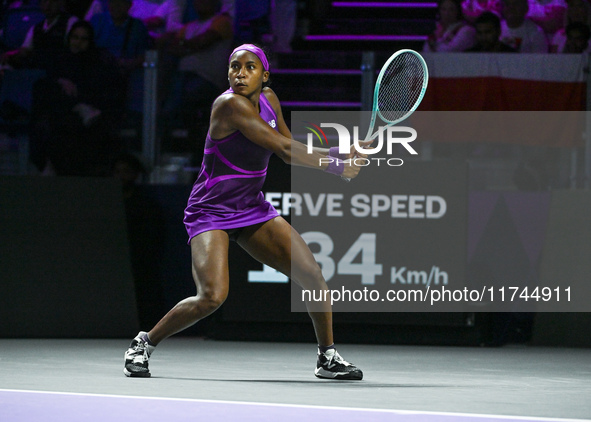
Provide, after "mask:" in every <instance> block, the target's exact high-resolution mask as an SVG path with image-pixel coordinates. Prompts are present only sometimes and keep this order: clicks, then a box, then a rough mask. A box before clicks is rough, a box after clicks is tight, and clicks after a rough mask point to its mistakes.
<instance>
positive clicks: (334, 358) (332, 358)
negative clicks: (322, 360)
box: [324, 350, 353, 366]
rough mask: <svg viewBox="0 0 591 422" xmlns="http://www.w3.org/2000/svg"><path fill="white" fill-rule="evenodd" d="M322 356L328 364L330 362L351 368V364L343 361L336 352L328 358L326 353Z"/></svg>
mask: <svg viewBox="0 0 591 422" xmlns="http://www.w3.org/2000/svg"><path fill="white" fill-rule="evenodd" d="M324 356H325V357H326V358H327V359H328V363H329V364H330V363H332V362H336V363H340V364H342V365H345V366H353V364H352V363H351V362H347V361H346V360H345V359H343V358H342V356H341V355H339V352H337V351H336V350H335V351H334V353H332V354H331V355H330V356H328V355H327V354H326V353H324Z"/></svg>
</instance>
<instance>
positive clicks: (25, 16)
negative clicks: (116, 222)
mask: <svg viewBox="0 0 591 422" xmlns="http://www.w3.org/2000/svg"><path fill="white" fill-rule="evenodd" d="M312 3H313V4H315V3H314V2H312ZM325 3H326V2H320V3H318V4H325ZM297 5H298V1H297V0H3V1H2V2H1V4H0V8H1V11H2V15H1V16H2V18H1V20H0V24H1V26H0V64H1V66H2V67H1V69H2V74H3V76H2V77H1V78H0V84H2V85H5V84H9V83H10V81H9V76H10V75H9V73H10V71H11V70H13V69H16V70H22V69H35V70H36V71H37V72H35V73H33V74H32V76H31V79H30V80H29V81H27V80H26V78H25V80H24V81H23V78H22V77H21V78H20V79H19V84H22V89H21V90H20V93H19V95H21V96H30V101H29V103H30V107H29V109H28V110H26V111H25V110H23V111H22V114H23V115H24V114H25V112H26V113H27V114H28V115H27V116H26V117H27V121H28V136H29V145H30V148H29V149H30V161H31V163H33V164H34V167H35V169H36V170H37V171H38V172H39V173H41V174H47V175H81V176H101V175H108V174H109V172H110V171H111V170H110V169H111V164H112V160H113V157H116V156H117V155H118V154H120V153H121V152H124V151H125V150H140V149H141V148H140V145H139V144H136V145H130V144H129V143H130V142H136V143H139V142H140V141H139V137H136V138H134V140H132V141H130V140H129V139H126V140H123V138H122V137H121V133H122V130H121V129H122V128H123V127H135V128H136V129H137V130H136V132H139V131H141V116H142V112H143V94H144V90H143V84H144V63H145V55H146V52H147V51H148V50H157V51H158V70H159V72H158V81H157V83H158V87H157V92H158V102H159V104H158V119H159V121H158V124H157V127H158V130H159V131H160V133H159V134H158V138H159V139H160V140H161V142H166V141H165V140H164V138H165V137H164V136H163V134H164V133H166V134H170V133H174V132H175V130H176V129H177V128H178V129H179V130H181V131H182V130H185V131H189V136H188V138H190V139H192V140H193V141H192V144H194V145H193V150H192V153H193V154H194V155H195V156H196V157H195V160H196V161H199V160H198V158H199V157H198V156H199V151H200V148H201V145H200V144H198V142H194V140H195V139H199V138H200V136H201V135H203V133H202V132H203V131H204V128H205V130H206V127H207V118H208V111H209V107H210V105H211V103H212V101H213V99H214V98H215V97H216V96H217V95H219V94H220V93H221V92H223V91H224V90H225V89H226V87H227V80H226V66H227V63H226V60H227V57H228V54H229V52H230V51H231V48H232V46H233V45H234V44H238V43H241V42H251V41H259V42H260V41H261V40H262V41H263V42H264V43H265V44H266V45H268V46H269V47H270V50H271V51H272V52H281V53H285V52H289V51H291V41H292V39H293V38H294V33H295V31H296V15H297ZM589 8H590V6H589V2H588V0H438V9H437V19H436V23H435V24H436V26H435V30H434V31H433V33H431V34H430V35H429V37H428V39H427V40H426V41H425V44H424V47H423V51H425V52H459V51H466V52H505V53H507V52H518V53H577V54H580V53H586V52H589V51H590V47H589V38H590V26H589V23H590V21H589V19H591V13H590V11H589ZM261 16H263V17H264V18H265V19H266V20H267V26H268V27H267V28H265V30H264V31H263V32H264V33H266V38H265V36H264V35H263V36H261V33H251V34H249V37H250V38H248V39H244V34H243V33H242V32H241V31H242V29H241V28H242V27H241V25H242V23H243V22H245V21H253V20H257V19H259V18H260V17H261ZM39 70H41V71H42V72H43V74H42V75H43V77H39V75H40V74H39V72H38V71H39ZM27 83H28V84H27ZM18 117H19V109H18V106H16V105H15V104H13V103H12V102H11V101H10V99H6V98H1V99H0V120H2V119H4V120H7V119H8V120H10V119H13V120H14V119H15V118H16V119H18ZM191 131H192V133H191ZM191 135H196V136H191ZM169 142H172V141H169ZM169 146H170V147H171V148H172V149H174V145H173V144H170V145H169Z"/></svg>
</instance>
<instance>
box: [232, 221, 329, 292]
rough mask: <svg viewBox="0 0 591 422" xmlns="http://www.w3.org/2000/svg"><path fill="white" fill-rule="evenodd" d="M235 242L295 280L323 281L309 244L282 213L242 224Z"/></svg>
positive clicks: (253, 255) (306, 282) (300, 282)
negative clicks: (255, 223)
mask: <svg viewBox="0 0 591 422" xmlns="http://www.w3.org/2000/svg"><path fill="white" fill-rule="evenodd" d="M238 244H239V245H240V246H241V247H242V248H243V249H244V250H245V251H246V252H248V253H249V254H250V255H251V256H252V257H253V258H254V259H256V260H257V261H259V262H261V263H263V264H266V265H268V266H270V267H272V268H274V269H276V270H277V271H280V272H282V273H283V274H285V275H287V276H288V277H291V278H292V280H294V281H296V282H297V283H299V284H302V283H303V284H308V283H310V282H318V281H320V280H322V281H323V278H322V271H321V270H320V267H319V266H318V263H317V262H316V260H315V259H314V255H312V252H311V251H310V248H309V247H308V245H307V244H306V242H305V241H304V239H302V237H301V236H300V234H299V233H298V232H297V231H296V230H295V229H294V228H293V227H291V225H290V224H289V223H288V222H287V221H285V220H284V219H283V218H282V217H276V218H274V219H273V220H269V221H267V222H265V223H261V224H257V225H255V226H251V227H247V228H245V229H244V230H243V231H242V233H241V234H240V236H239V238H238Z"/></svg>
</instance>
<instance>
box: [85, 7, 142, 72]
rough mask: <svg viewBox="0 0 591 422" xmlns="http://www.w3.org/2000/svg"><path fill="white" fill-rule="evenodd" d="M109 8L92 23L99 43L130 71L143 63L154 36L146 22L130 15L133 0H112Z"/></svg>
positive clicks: (123, 68)
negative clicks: (151, 38) (149, 32)
mask: <svg viewBox="0 0 591 422" xmlns="http://www.w3.org/2000/svg"><path fill="white" fill-rule="evenodd" d="M107 7H108V12H107V13H102V14H100V15H95V16H93V18H92V19H91V21H90V23H91V24H92V26H93V27H94V30H95V33H96V45H97V46H98V47H100V48H106V49H107V50H108V51H109V52H110V53H111V54H112V55H113V56H115V57H116V58H117V60H118V62H119V66H120V68H121V69H122V70H123V71H124V72H126V73H128V72H131V71H132V70H134V69H139V68H141V67H142V65H143V62H144V57H145V52H146V50H147V49H148V48H149V47H150V38H149V35H148V31H147V29H146V26H145V25H144V24H143V22H142V21H140V20H139V19H135V18H132V17H131V16H129V9H130V8H131V0H108V3H107Z"/></svg>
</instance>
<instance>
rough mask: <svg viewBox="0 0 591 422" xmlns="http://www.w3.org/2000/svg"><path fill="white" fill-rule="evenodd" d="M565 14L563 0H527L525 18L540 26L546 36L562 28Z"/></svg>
mask: <svg viewBox="0 0 591 422" xmlns="http://www.w3.org/2000/svg"><path fill="white" fill-rule="evenodd" d="M565 14H566V2H565V0H529V12H528V13H527V18H528V19H531V20H532V21H533V22H534V23H535V24H536V25H538V26H539V27H540V28H542V29H543V30H544V32H545V33H546V35H547V36H548V37H551V36H552V35H554V34H555V33H556V31H558V30H559V29H561V28H564V16H565Z"/></svg>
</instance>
